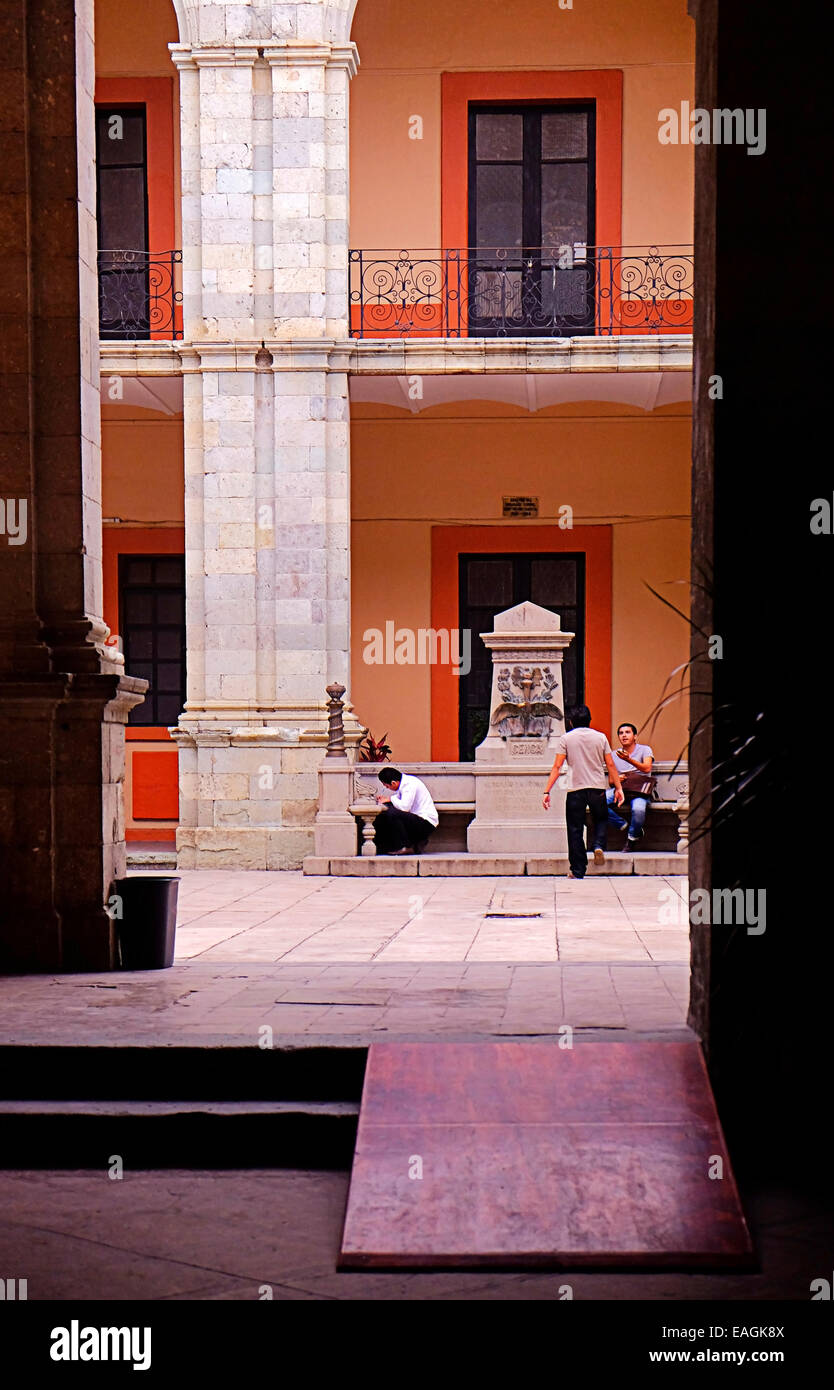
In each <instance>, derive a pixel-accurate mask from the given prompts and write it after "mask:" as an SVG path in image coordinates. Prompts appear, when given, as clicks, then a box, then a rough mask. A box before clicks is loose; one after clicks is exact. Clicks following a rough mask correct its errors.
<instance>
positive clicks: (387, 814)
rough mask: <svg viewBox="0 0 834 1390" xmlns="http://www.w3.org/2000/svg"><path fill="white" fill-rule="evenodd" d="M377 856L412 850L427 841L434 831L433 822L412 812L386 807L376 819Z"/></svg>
mask: <svg viewBox="0 0 834 1390" xmlns="http://www.w3.org/2000/svg"><path fill="white" fill-rule="evenodd" d="M374 827H375V829H376V850H377V854H390V853H391V851H392V850H395V849H412V848H413V846H414V845H419V844H420V843H421V841H423V840H427V839H428V838H429V836H430V835H431V833H432V831H433V830H434V828H435V827H434V826H433V825H432V823H431V821H427V820H423V817H422V816H415V815H414V814H413V813H412V812H411V811H399V810H398V809H397V807H396V806H386V807H385V809H384V810H383V811H381V812H380V814H379V815H378V816H377V817H376V820H375V822H374Z"/></svg>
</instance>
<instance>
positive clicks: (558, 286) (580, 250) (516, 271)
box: [469, 102, 595, 334]
mask: <svg viewBox="0 0 834 1390" xmlns="http://www.w3.org/2000/svg"><path fill="white" fill-rule="evenodd" d="M594 138H595V137H594V106H593V103H588V102H585V103H578V104H573V105H560V106H527V105H523V106H504V105H502V106H480V105H474V104H473V105H470V107H469V248H470V266H469V331H470V332H472V331H473V330H476V331H478V332H483V333H485V334H488V333H489V332H490V329H493V330H496V331H497V330H498V329H499V327H500V330H501V331H506V329H507V325H508V323H515V325H516V326H517V327H519V328H525V329H527V330H528V331H529V332H532V333H535V332H536V330H537V328H542V327H544V325H547V331H548V332H552V326H553V323H554V320H555V321H557V322H558V320H559V319H560V317H564V318H566V319H568V318H569V319H570V320H571V322H572V324H573V325H574V327H577V326H579V325H581V324H582V323H583V321H584V319H585V317H588V320H589V323H592V322H593V298H592V295H589V289H590V278H591V277H590V276H589V273H588V267H587V257H586V252H585V248H586V247H588V246H593V243H594V237H595V230H594V211H595V210H594ZM574 265H575V266H576V269H575V270H574V269H573V266H574ZM557 271H558V272H559V273H558V274H557V273H556V272H557Z"/></svg>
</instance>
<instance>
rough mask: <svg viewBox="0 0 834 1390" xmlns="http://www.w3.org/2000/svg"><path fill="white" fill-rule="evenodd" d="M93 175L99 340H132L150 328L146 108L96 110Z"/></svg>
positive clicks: (98, 108)
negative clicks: (96, 207) (97, 268)
mask: <svg viewBox="0 0 834 1390" xmlns="http://www.w3.org/2000/svg"><path fill="white" fill-rule="evenodd" d="M96 174H97V179H98V199H97V201H98V245H99V316H100V332H101V337H102V338H105V339H107V338H128V337H129V338H134V337H136V336H137V335H140V336H141V335H142V334H144V333H147V332H148V331H149V328H150V320H149V317H148V314H149V310H148V265H147V251H148V163H147V138H146V117H145V108H144V106H137V107H124V106H97V107H96ZM126 324H127V325H129V326H128V327H125V325H126Z"/></svg>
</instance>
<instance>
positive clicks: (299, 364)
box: [100, 333, 692, 376]
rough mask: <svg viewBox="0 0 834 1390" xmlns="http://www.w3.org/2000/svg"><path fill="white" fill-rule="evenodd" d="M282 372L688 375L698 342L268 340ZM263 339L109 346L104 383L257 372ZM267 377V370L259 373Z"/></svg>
mask: <svg viewBox="0 0 834 1390" xmlns="http://www.w3.org/2000/svg"><path fill="white" fill-rule="evenodd" d="M266 347H267V348H268V349H269V352H270V353H271V355H272V366H271V367H270V368H268V369H267V370H270V371H275V372H299V371H302V372H303V371H309V372H345V373H347V374H348V375H365V374H368V375H374V376H408V375H413V374H418V375H419V374H424V375H432V374H435V375H437V374H440V375H443V374H447V375H454V374H467V375H469V374H483V375H492V374H499V373H501V374H505V375H524V374H525V373H528V372H541V373H552V372H689V371H691V370H692V337H691V335H689V334H684V333H681V334H674V335H673V334H662V335H659V336H658V337H656V338H650V337H647V336H643V335H640V336H635V337H632V338H629V337H611V338H586V337H580V338H553V339H548V340H544V339H542V338H500V339H495V338H486V339H485V338H436V339H429V338H417V339H412V340H409V339H401V338H395V339H392V338H363V339H350V338H317V339H305V340H300V339H295V340H294V341H292V342H287V341H286V340H283V339H269V340H267V341H266ZM260 348H261V340H260V338H253V339H251V340H249V339H238V340H237V341H236V342H200V341H197V342H193V343H161V342H131V343H116V342H106V343H102V344H101V347H100V361H101V373H102V375H104V376H107V375H118V374H121V375H123V376H177V375H179V374H180V373H184V372H199V371H210V372H216V371H231V372H234V371H246V372H251V371H253V370H255V355H256V353H257V352H259V351H260ZM260 370H263V369H260Z"/></svg>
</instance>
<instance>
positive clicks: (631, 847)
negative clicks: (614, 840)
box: [626, 840, 640, 854]
mask: <svg viewBox="0 0 834 1390" xmlns="http://www.w3.org/2000/svg"><path fill="white" fill-rule="evenodd" d="M639 844H640V841H639V840H626V851H627V853H628V854H634V853H635V852H636V850H637V847H638V845H639Z"/></svg>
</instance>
